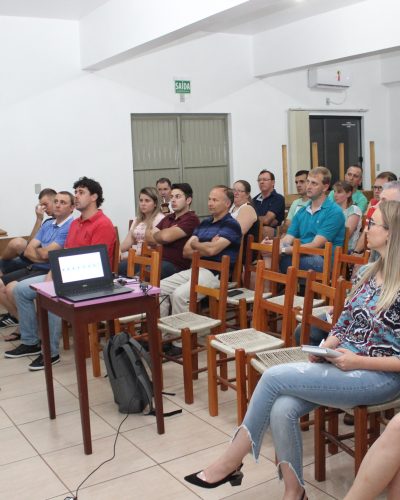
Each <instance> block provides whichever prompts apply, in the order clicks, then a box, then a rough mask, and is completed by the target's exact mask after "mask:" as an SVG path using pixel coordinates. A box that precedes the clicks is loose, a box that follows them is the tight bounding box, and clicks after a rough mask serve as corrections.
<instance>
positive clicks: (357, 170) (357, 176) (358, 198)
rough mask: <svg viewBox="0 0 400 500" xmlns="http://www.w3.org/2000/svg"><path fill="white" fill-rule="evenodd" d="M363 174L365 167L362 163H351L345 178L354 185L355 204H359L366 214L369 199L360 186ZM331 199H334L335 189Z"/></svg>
mask: <svg viewBox="0 0 400 500" xmlns="http://www.w3.org/2000/svg"><path fill="white" fill-rule="evenodd" d="M362 174H363V169H362V167H360V165H351V166H350V167H349V168H348V169H347V171H346V174H345V176H344V180H345V181H347V182H348V183H349V184H351V185H352V187H353V194H352V196H351V199H352V200H353V203H354V205H357V206H358V207H359V208H360V209H361V212H362V213H363V214H364V213H365V212H366V210H367V206H368V200H367V198H366V197H365V196H364V194H363V193H362V191H361V190H359V189H358V187H359V186H360V185H361V183H362ZM329 199H331V200H332V201H333V190H332V191H331V192H330V193H329Z"/></svg>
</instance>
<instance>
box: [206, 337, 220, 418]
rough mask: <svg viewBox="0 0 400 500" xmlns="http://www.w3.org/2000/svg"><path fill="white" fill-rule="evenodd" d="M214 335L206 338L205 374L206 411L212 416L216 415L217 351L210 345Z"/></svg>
mask: <svg viewBox="0 0 400 500" xmlns="http://www.w3.org/2000/svg"><path fill="white" fill-rule="evenodd" d="M214 338H215V337H214V335H209V336H208V339H207V374H208V412H209V414H210V415H211V416H212V417H216V416H217V415H218V385H217V351H216V349H214V347H213V346H212V345H211V341H212V340H214Z"/></svg>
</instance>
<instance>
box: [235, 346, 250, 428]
mask: <svg viewBox="0 0 400 500" xmlns="http://www.w3.org/2000/svg"><path fill="white" fill-rule="evenodd" d="M235 364H236V400H237V423H238V425H240V424H241V423H242V421H243V419H244V416H245V414H246V410H247V393H246V378H247V377H246V352H245V350H244V349H236V351H235Z"/></svg>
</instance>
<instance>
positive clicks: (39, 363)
mask: <svg viewBox="0 0 400 500" xmlns="http://www.w3.org/2000/svg"><path fill="white" fill-rule="evenodd" d="M59 362H60V356H59V355H58V354H57V356H53V357H52V358H51V364H52V365H55V364H56V363H59ZM28 368H29V370H30V371H31V372H34V371H37V370H44V359H43V354H39V356H38V357H37V358H36V359H34V360H33V361H32V363H31V364H30V365H29V366H28Z"/></svg>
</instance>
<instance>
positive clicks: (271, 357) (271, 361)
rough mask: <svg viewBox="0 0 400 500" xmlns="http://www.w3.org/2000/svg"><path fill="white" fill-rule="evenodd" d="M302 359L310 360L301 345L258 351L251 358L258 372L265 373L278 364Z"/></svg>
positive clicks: (296, 361)
mask: <svg viewBox="0 0 400 500" xmlns="http://www.w3.org/2000/svg"><path fill="white" fill-rule="evenodd" d="M302 361H308V355H307V353H305V352H303V351H302V350H301V347H287V348H285V349H277V350H274V351H265V352H258V353H257V355H256V357H255V358H253V359H252V360H251V366H252V367H253V368H254V369H255V370H257V371H258V373H263V372H265V370H268V368H272V367H273V366H276V365H283V364H286V363H298V362H302Z"/></svg>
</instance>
